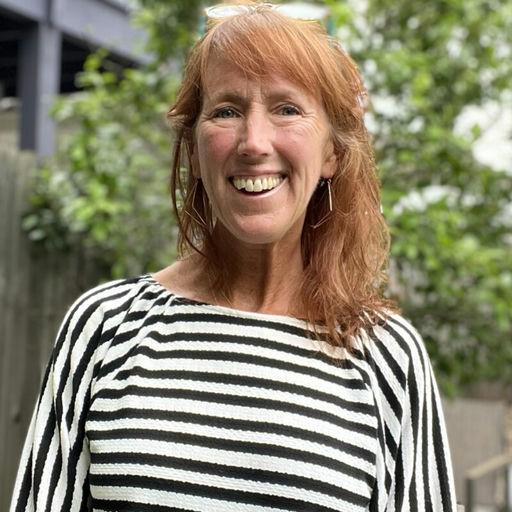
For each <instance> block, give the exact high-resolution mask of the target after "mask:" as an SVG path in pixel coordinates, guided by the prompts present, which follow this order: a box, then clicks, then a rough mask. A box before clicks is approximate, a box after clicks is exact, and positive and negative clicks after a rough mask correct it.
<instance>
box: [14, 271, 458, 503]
mask: <svg viewBox="0 0 512 512" xmlns="http://www.w3.org/2000/svg"><path fill="white" fill-rule="evenodd" d="M306 328H307V326H306V324H305V323H304V322H303V321H301V320H297V319H294V318H290V317H285V316H276V315H268V314H261V313H251V312H246V311H239V310H234V309H230V308H225V307H220V306H214V305H208V304H203V303H199V302H196V301H192V300H189V299H185V298H182V297H179V296H176V295H175V294H173V293H172V292H170V291H168V290H167V289H165V288H163V287H162V286H161V285H160V284H159V283H157V282H156V281H155V280H154V279H153V278H152V277H151V276H149V275H146V276H142V277H138V278H135V279H131V280H123V281H116V282H111V283H107V284H105V285H102V286H99V287H97V288H95V289H93V290H91V291H89V292H88V293H86V294H84V295H83V296H82V297H81V298H80V299H79V300H77V301H76V302H75V304H74V305H73V306H72V307H71V309H70V310H69V312H68V314H67V316H66V317H65V319H64V321H63V324H62V327H61V329H60V332H59V334H58V337H57V341H56V344H55V349H54V351H53V355H52V360H51V364H50V365H49V368H48V370H47V373H46V375H45V378H44V382H43V385H42V391H41V395H40V397H39V401H38V403H37V407H36V411H35V414H34V418H33V420H32V423H31V426H30V431H29V434H28V438H27V442H26V445H25V448H24V451H23V455H22V459H21V463H20V469H19V474H18V479H17V482H16V485H15V490H14V497H13V502H12V508H11V511H12V512H14V511H16V512H18V511H36V512H48V511H51V512H78V511H80V512H83V511H90V510H94V511H123V512H124V511H130V512H134V511H137V512H139V511H140V512H175V511H176V512H178V511H179V512H183V511H185V512H187V511H201V512H263V511H265V512H271V511H272V512H276V511H300V512H317V511H318V512H332V511H339V512H359V511H361V512H362V511H382V512H384V511H387V512H394V511H397V512H398V511H402V512H405V511H412V512H417V511H418V512H419V511H436V512H438V511H455V497H454V490H453V489H454V487H453V478H452V473H451V463H450V455H449V450H448V445H447V439H446V433H445V425H444V420H443V415H442V410H441V403H440V400H439V396H438V392H437V388H436V384H435V381H434V378H433V376H432V371H431V367H430V363H429V360H428V357H427V354H426V352H425V349H424V347H423V344H422V341H421V339H420V338H419V336H418V334H417V333H416V331H415V330H414V329H413V328H412V327H411V326H410V325H409V324H408V323H407V322H406V321H405V320H404V319H402V318H401V317H399V316H392V317H391V318H390V319H389V320H388V322H387V324H386V325H385V326H381V327H374V328H373V329H372V330H371V331H370V330H369V331H368V332H366V333H362V334H361V336H360V337H359V338H358V339H357V340H356V347H357V350H356V353H355V354H353V355H347V354H345V353H343V351H341V350H338V349H332V348H331V349H330V354H329V355H327V354H326V352H327V351H328V350H329V349H327V347H326V346H323V347H322V346H321V342H318V341H313V340H311V338H310V337H308V336H307V334H306Z"/></svg>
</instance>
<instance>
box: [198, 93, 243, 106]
mask: <svg viewBox="0 0 512 512" xmlns="http://www.w3.org/2000/svg"><path fill="white" fill-rule="evenodd" d="M205 97H206V100H207V101H208V102H211V103H220V102H223V101H226V102H230V103H237V104H246V103H249V100H248V98H247V97H245V96H243V95H242V94H240V93H237V92H235V91H222V92H219V93H216V94H212V95H209V94H208V93H206V94H205Z"/></svg>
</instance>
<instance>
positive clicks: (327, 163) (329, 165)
mask: <svg viewBox="0 0 512 512" xmlns="http://www.w3.org/2000/svg"><path fill="white" fill-rule="evenodd" d="M337 167H338V155H337V154H336V151H334V144H333V143H332V141H330V142H329V144H328V146H327V151H326V157H325V160H324V165H323V169H322V178H325V179H329V178H332V177H333V176H334V174H335V173H336V169H337Z"/></svg>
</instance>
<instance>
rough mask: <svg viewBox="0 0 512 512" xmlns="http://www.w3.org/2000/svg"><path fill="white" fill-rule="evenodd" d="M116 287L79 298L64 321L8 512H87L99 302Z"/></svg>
mask: <svg viewBox="0 0 512 512" xmlns="http://www.w3.org/2000/svg"><path fill="white" fill-rule="evenodd" d="M114 289H115V286H112V285H103V286H102V287H98V288H96V289H94V290H91V291H90V292H88V293H86V294H84V295H83V296H82V297H80V298H79V299H78V300H77V301H76V302H75V304H73V306H72V307H71V308H70V310H69V311H68V313H67V315H66V316H65V318H64V320H63V322H62V324H61V327H60V329H59V333H58V335H57V339H56V342H55V345H54V348H53V352H52V355H51V359H50V362H49V365H48V367H47V370H46V373H45V376H44V379H43V383H42V386H41V391H40V395H39V398H38V400H37V404H36V407H35V410H34V414H33V416H32V420H31V423H30V427H29V431H28V434H27V437H26V440H25V445H24V448H23V452H22V456H21V460H20V465H19V469H18V474H17V478H16V483H15V486H14V492H13V497H12V501H11V508H10V511H11V512H43V511H44V512H48V511H50V512H64V511H65V512H77V511H80V512H84V511H87V510H90V509H91V508H90V503H89V502H90V499H89V490H88V489H89V485H88V468H89V460H90V458H89V450H88V443H87V440H86V437H85V423H86V418H87V410H88V407H89V400H90V396H91V383H92V381H93V378H94V373H95V368H94V366H95V360H96V359H97V356H98V354H97V350H98V347H99V346H100V345H101V344H102V332H103V316H104V315H103V307H102V306H103V302H104V300H105V296H108V295H112V293H113V290H114Z"/></svg>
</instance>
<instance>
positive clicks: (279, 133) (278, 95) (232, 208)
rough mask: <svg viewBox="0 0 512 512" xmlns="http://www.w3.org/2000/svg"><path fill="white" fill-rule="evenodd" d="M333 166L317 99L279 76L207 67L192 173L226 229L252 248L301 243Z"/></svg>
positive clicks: (228, 66)
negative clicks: (313, 200) (249, 75)
mask: <svg viewBox="0 0 512 512" xmlns="http://www.w3.org/2000/svg"><path fill="white" fill-rule="evenodd" d="M335 165H336V157H335V156H334V153H333V145H332V142H331V137H330V130H329V122H328V119H327V115H326V113H325V111H324V109H323V107H322V105H321V103H320V101H319V99H318V98H316V97H314V96H311V95H310V94H309V93H308V92H307V91H305V90H304V89H302V88H301V87H300V86H298V85H296V84H294V83H292V82H290V81H289V80H287V79H285V78H282V77H280V76H271V77H270V78H268V79H265V80H264V81H259V80H253V79H249V78H247V77H246V76H244V74H243V72H241V71H240V70H239V69H237V68H236V67H234V66H233V65H231V64H229V63H228V62H226V61H222V60H215V61H214V62H212V63H211V64H210V66H209V67H208V70H207V73H206V76H205V80H204V96H203V107H202V111H201V113H200V116H199V118H198V121H197V124H196V128H195V144H194V154H193V168H194V174H195V176H196V177H200V178H201V179H202V182H203V186H204V188H205V190H206V192H207V194H208V198H209V200H210V203H211V205H212V208H213V213H214V215H215V216H216V217H217V222H218V223H219V222H220V223H221V226H220V227H221V228H225V229H226V230H227V231H228V232H229V233H230V234H231V235H232V236H234V237H235V239H237V240H239V241H242V242H245V243H249V244H268V243H276V242H282V241H289V242H290V243H297V242H299V243H300V235H301V232H302V226H303V223H304V218H305V214H306V208H307V205H308V203H309V200H310V199H311V196H312V194H313V192H314V191H315V188H316V186H317V184H318V181H319V180H320V178H330V177H332V175H333V174H334V170H335ZM217 228H219V226H217Z"/></svg>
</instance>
